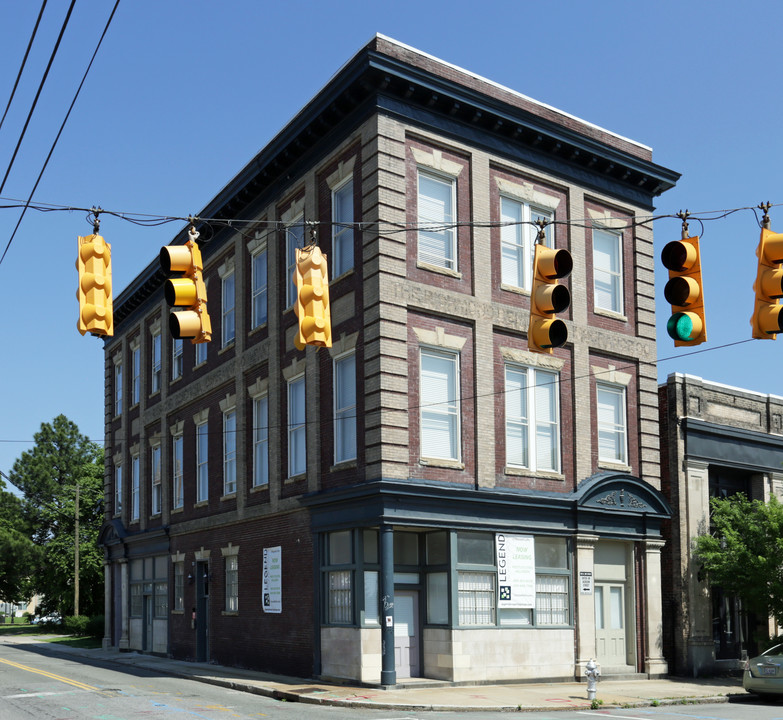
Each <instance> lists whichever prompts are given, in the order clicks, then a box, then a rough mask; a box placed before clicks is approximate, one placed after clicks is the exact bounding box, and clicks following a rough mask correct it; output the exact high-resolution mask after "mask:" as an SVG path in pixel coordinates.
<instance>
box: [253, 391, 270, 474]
mask: <svg viewBox="0 0 783 720" xmlns="http://www.w3.org/2000/svg"><path fill="white" fill-rule="evenodd" d="M268 484H269V398H268V397H267V396H266V395H259V396H258V397H255V398H253V487H260V486H262V485H268Z"/></svg>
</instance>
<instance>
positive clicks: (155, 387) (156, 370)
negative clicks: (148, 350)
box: [152, 332, 161, 393]
mask: <svg viewBox="0 0 783 720" xmlns="http://www.w3.org/2000/svg"><path fill="white" fill-rule="evenodd" d="M160 342H161V338H160V333H159V332H156V333H155V334H154V335H153V336H152V392H154V393H155V392H158V391H159V390H160V361H161V354H160V349H161V346H160Z"/></svg>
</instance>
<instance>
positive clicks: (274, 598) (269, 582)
mask: <svg viewBox="0 0 783 720" xmlns="http://www.w3.org/2000/svg"><path fill="white" fill-rule="evenodd" d="M263 597H264V602H263V607H264V612H268V613H280V612H283V549H282V548H281V547H280V546H279V545H278V546H277V547H273V548H264V581H263Z"/></svg>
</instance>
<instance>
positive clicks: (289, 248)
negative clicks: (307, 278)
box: [285, 218, 304, 307]
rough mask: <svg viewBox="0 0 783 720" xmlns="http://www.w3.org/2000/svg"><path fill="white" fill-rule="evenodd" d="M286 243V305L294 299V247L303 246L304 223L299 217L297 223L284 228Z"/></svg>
mask: <svg viewBox="0 0 783 720" xmlns="http://www.w3.org/2000/svg"><path fill="white" fill-rule="evenodd" d="M285 243H286V288H287V290H286V307H290V306H291V305H293V304H294V301H295V300H296V283H295V282H294V267H296V248H301V247H303V246H304V225H303V224H302V220H301V218H300V219H299V224H298V225H289V226H288V227H287V228H286V229H285Z"/></svg>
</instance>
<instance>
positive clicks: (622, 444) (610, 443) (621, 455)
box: [596, 382, 628, 464]
mask: <svg viewBox="0 0 783 720" xmlns="http://www.w3.org/2000/svg"><path fill="white" fill-rule="evenodd" d="M596 396H597V398H596V399H597V405H598V410H597V414H598V459H599V460H606V461H609V462H616V463H623V464H627V462H628V448H627V423H626V404H625V403H626V398H625V387H624V386H622V385H612V384H609V383H602V382H599V383H596Z"/></svg>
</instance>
